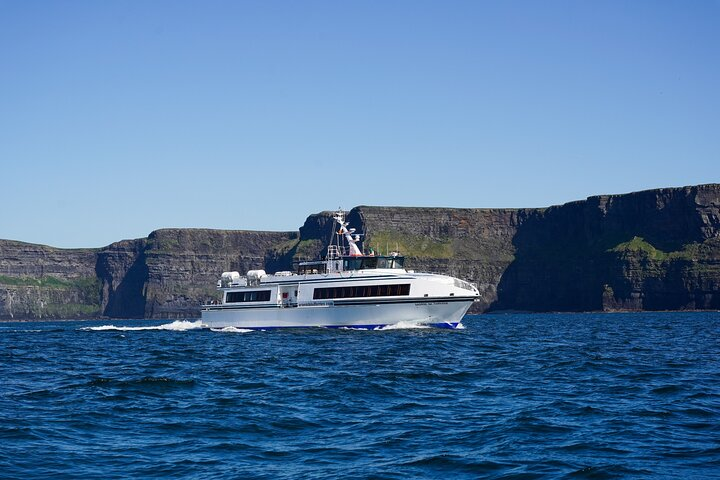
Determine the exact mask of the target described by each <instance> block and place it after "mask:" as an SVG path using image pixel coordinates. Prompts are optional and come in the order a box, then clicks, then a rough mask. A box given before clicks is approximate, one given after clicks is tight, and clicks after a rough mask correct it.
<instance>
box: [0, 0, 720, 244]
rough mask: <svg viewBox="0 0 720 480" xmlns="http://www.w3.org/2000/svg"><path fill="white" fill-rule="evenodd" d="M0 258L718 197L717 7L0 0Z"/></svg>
mask: <svg viewBox="0 0 720 480" xmlns="http://www.w3.org/2000/svg"><path fill="white" fill-rule="evenodd" d="M0 167H1V168H0V205H1V207H0V208H1V210H0V238H9V239H15V240H23V241H28V242H34V243H44V244H49V245H54V246H58V247H99V246H103V245H107V244H109V243H111V242H113V241H117V240H121V239H124V238H137V237H143V236H145V235H147V234H148V233H149V232H150V231H152V230H154V229H157V228H162V227H206V228H230V229H250V230H295V229H297V228H298V227H299V226H300V225H302V223H303V221H304V219H305V217H306V216H307V215H308V214H310V213H313V212H318V211H321V210H329V209H333V208H336V207H338V206H339V205H341V206H343V207H344V208H351V207H353V206H356V205H360V204H364V205H408V206H410V205H412V206H447V207H538V206H548V205H552V204H559V203H564V202H567V201H572V200H577V199H582V198H585V197H587V196H590V195H596V194H602V193H624V192H629V191H635V190H642V189H647V188H655V187H665V186H681V185H691V184H699V183H711V182H718V181H720V3H719V2H717V1H692V2H684V1H656V0H652V1H642V0H637V1H622V2H620V1H607V2H606V1H595V2H593V1H577V0H572V1H566V2H565V1H562V2H561V1H547V2H540V1H496V2H490V1H433V2H428V1H416V0H413V1H377V2H376V1H370V2H368V1H336V0H334V1H299V2H295V1H284V2H273V1H257V2H244V1H192V2H190V1H176V0H172V1H148V2H145V1H114V2H111V1H90V0H88V1H62V2H49V1H25V0H17V1H9V0H0Z"/></svg>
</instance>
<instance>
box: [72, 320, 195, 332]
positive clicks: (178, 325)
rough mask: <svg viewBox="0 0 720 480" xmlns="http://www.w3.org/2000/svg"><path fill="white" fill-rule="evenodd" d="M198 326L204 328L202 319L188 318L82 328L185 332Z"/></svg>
mask: <svg viewBox="0 0 720 480" xmlns="http://www.w3.org/2000/svg"><path fill="white" fill-rule="evenodd" d="M196 328H203V324H202V322H201V321H200V320H196V321H194V322H189V321H187V320H175V321H174V322H172V323H166V324H164V325H156V326H154V327H118V326H115V325H102V326H100V327H83V328H81V329H80V330H92V331H95V332H101V331H105V330H117V331H121V332H134V331H140V330H172V331H176V332H184V331H186V330H195V329H196Z"/></svg>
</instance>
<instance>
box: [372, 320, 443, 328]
mask: <svg viewBox="0 0 720 480" xmlns="http://www.w3.org/2000/svg"><path fill="white" fill-rule="evenodd" d="M411 328H431V327H430V326H429V325H422V324H420V323H416V322H398V323H393V324H392V325H384V326H382V327H375V328H373V330H407V329H411Z"/></svg>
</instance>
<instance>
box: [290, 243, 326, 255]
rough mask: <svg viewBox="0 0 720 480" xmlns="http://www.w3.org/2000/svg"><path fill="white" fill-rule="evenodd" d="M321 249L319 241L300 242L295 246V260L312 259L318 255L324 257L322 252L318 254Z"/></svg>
mask: <svg viewBox="0 0 720 480" xmlns="http://www.w3.org/2000/svg"><path fill="white" fill-rule="evenodd" d="M321 248H322V242H321V241H320V240H317V239H315V240H301V241H299V242H298V244H297V249H296V250H295V258H309V259H314V258H315V257H317V256H318V255H319V254H323V255H324V252H320V249H321Z"/></svg>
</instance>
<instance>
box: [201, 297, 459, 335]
mask: <svg viewBox="0 0 720 480" xmlns="http://www.w3.org/2000/svg"><path fill="white" fill-rule="evenodd" d="M472 302H473V300H472V299H468V300H460V299H453V300H452V301H442V300H438V301H432V302H428V301H420V300H419V301H418V302H417V303H413V302H405V303H396V304H390V305H388V304H386V303H384V304H381V303H378V304H373V303H369V304H364V305H322V304H319V305H303V306H298V307H285V308H281V307H271V308H238V309H227V308H215V309H213V308H209V309H206V310H203V311H202V323H203V325H206V326H207V327H210V328H224V327H236V328H249V329H262V328H287V327H355V328H369V327H378V326H385V325H393V324H397V323H400V322H403V323H416V324H422V325H435V326H445V327H452V328H454V327H456V326H457V325H458V324H459V323H460V321H461V320H462V317H463V316H464V315H465V313H466V312H467V310H468V309H469V308H470V305H472Z"/></svg>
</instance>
